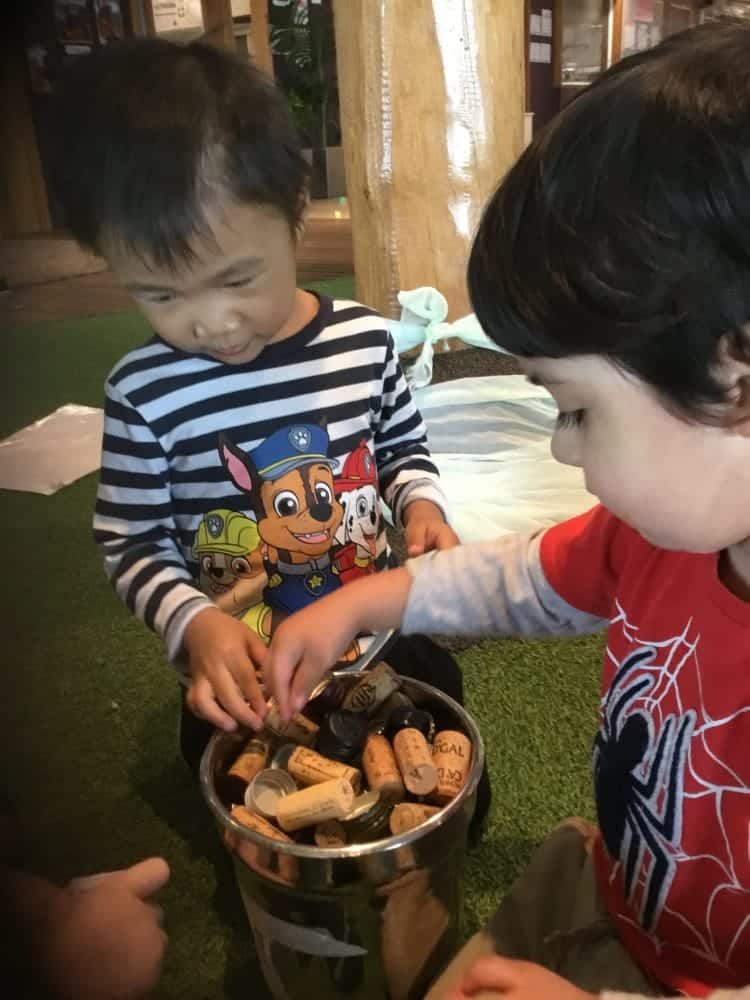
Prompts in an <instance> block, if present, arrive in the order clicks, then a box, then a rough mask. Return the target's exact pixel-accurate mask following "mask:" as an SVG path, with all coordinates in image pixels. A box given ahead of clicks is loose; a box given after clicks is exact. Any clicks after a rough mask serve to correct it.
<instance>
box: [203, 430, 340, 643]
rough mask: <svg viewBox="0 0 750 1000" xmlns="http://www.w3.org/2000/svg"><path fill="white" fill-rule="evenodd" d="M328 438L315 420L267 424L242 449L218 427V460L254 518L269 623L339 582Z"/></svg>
mask: <svg viewBox="0 0 750 1000" xmlns="http://www.w3.org/2000/svg"><path fill="white" fill-rule="evenodd" d="M328 448H329V438H328V433H327V432H326V430H325V428H323V427H320V426H318V425H317V424H305V423H299V424H292V425H291V426H290V427H284V428H282V429H281V430H278V431H275V432H274V433H273V434H271V435H270V436H269V437H267V438H266V439H265V440H264V441H262V442H261V444H259V445H258V446H257V447H256V448H254V449H253V451H252V452H250V453H249V454H245V453H244V452H243V451H241V450H240V449H239V448H238V447H237V446H236V445H235V444H233V443H232V442H231V441H230V440H229V439H228V438H227V437H226V436H225V435H221V437H220V439H219V454H220V456H221V461H222V463H223V465H224V468H225V469H226V471H227V473H228V474H229V477H230V478H231V480H232V482H233V483H234V484H235V486H237V487H238V489H240V490H242V492H243V493H246V494H247V495H248V497H249V502H250V507H251V509H252V512H253V513H254V514H255V517H256V520H257V523H258V534H259V535H260V539H261V541H262V543H263V552H264V559H265V566H266V571H267V573H268V585H267V586H266V588H265V590H264V592H263V599H264V601H265V603H266V604H267V605H268V606H269V607H270V608H271V609H272V612H273V617H272V623H271V631H273V629H274V628H275V626H276V625H278V624H279V623H280V622H281V621H282V620H283V619H284V618H286V617H287V616H288V615H290V614H292V613H293V612H294V611H298V610H299V609H300V608H303V607H305V606H306V605H307V604H309V603H311V601H313V600H315V599H316V598H318V597H323V596H324V595H325V594H329V593H331V592H332V591H334V590H337V589H338V588H339V587H340V586H341V581H340V578H339V575H338V572H337V571H336V570H335V568H334V565H333V562H332V559H331V548H332V546H333V544H334V536H335V535H336V532H337V531H338V529H339V527H340V525H341V521H342V519H343V516H344V509H343V507H342V506H341V504H340V503H339V501H338V500H337V498H336V493H335V491H334V482H333V471H334V469H335V467H336V466H337V465H338V462H337V461H336V460H335V459H332V458H329V457H328Z"/></svg>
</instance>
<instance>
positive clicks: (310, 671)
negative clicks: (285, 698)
mask: <svg viewBox="0 0 750 1000" xmlns="http://www.w3.org/2000/svg"><path fill="white" fill-rule="evenodd" d="M327 669H328V665H326V666H323V667H321V665H320V663H318V661H317V659H314V658H312V657H311V656H308V655H305V656H303V657H302V661H301V663H300V664H299V666H298V667H297V669H296V670H295V672H294V677H293V678H292V684H291V692H290V701H291V707H292V711H293V712H299V711H301V710H302V709H303V708H304V707H305V705H306V704H307V702H308V699H309V698H310V693H311V692H312V690H313V688H314V687H315V685H316V684H317V683H318V681H319V680H320V678H321V677H322V676H323V674H324V673H325V672H326V670H327Z"/></svg>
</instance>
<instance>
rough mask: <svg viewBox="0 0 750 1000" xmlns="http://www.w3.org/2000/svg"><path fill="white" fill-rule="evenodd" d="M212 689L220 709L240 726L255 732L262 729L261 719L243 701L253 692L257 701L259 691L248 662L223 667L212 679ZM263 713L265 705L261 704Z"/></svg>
mask: <svg viewBox="0 0 750 1000" xmlns="http://www.w3.org/2000/svg"><path fill="white" fill-rule="evenodd" d="M213 688H214V693H215V695H216V700H217V701H218V702H219V704H220V705H221V707H222V708H223V709H224V710H225V711H226V712H228V713H229V715H231V717H232V718H233V719H235V720H236V721H237V722H239V723H240V725H242V726H247V727H249V728H250V729H256V730H258V729H262V728H263V718H262V717H261V715H259V714H258V713H257V712H255V711H254V710H253V709H252V708H251V706H250V705H248V703H247V701H246V700H245V698H246V697H248V698H249V697H250V695H251V693H253V692H254V693H255V696H256V700H257V693H258V691H259V688H258V682H257V681H256V680H255V672H254V671H253V667H252V664H251V663H250V661H249V660H247V659H245V660H244V662H242V663H237V662H236V661H235V662H233V663H232V664H231V666H227V667H225V669H224V670H222V671H221V672H220V673H219V674H218V675H217V676H216V677H215V678H214V683H213ZM246 689H247V693H246ZM263 713H264V714H265V703H263Z"/></svg>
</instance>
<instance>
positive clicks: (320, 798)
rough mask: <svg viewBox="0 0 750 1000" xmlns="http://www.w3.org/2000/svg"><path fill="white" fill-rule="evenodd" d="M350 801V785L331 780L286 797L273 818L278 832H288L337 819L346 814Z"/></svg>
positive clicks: (343, 781)
mask: <svg viewBox="0 0 750 1000" xmlns="http://www.w3.org/2000/svg"><path fill="white" fill-rule="evenodd" d="M353 802H354V789H353V788H352V786H351V784H350V782H348V781H346V780H345V779H344V778H334V779H333V780H332V781H325V782H323V783H322V784H320V785H310V787H309V788H303V789H302V791H301V792H294V794H293V795H287V797H286V798H285V799H282V800H281V801H280V802H279V806H278V812H277V816H276V818H277V819H278V821H279V826H280V827H281V828H282V830H286V831H287V833H291V832H292V831H294V830H301V829H302V828H303V827H306V826H315V825H317V824H318V823H323V822H325V820H327V819H341V818H342V816H346V814H347V813H348V812H349V810H350V809H351V807H352V803H353Z"/></svg>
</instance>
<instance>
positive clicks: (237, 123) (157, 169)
mask: <svg viewBox="0 0 750 1000" xmlns="http://www.w3.org/2000/svg"><path fill="white" fill-rule="evenodd" d="M56 112H57V113H56V129H57V138H58V141H57V156H56V163H55V186H56V189H57V192H58V195H59V197H60V201H61V203H62V206H63V209H64V212H65V218H66V223H67V225H68V226H69V227H70V229H71V230H72V232H73V235H74V236H75V237H76V239H77V240H78V241H79V242H80V243H82V244H83V245H84V246H87V247H90V248H92V249H94V250H99V249H101V242H102V239H103V238H108V237H114V238H115V239H116V240H117V241H118V242H119V243H120V244H121V245H122V246H123V247H125V248H126V249H127V250H129V251H132V252H134V253H137V254H138V255H140V256H142V257H144V258H147V259H150V260H153V261H154V262H155V263H156V264H158V265H160V266H165V265H167V266H170V267H175V266H176V265H177V264H178V263H179V262H189V261H190V259H191V257H192V254H191V251H190V241H191V239H192V238H193V237H195V236H196V235H200V236H205V237H210V232H209V228H208V223H207V220H206V210H207V209H208V208H210V207H211V206H212V205H213V204H216V202H217V200H218V199H220V198H228V199H230V200H231V199H234V200H236V201H238V202H249V203H258V204H264V205H270V206H274V207H275V208H276V209H278V211H279V212H280V213H281V214H282V215H283V216H284V217H285V218H286V219H287V221H288V223H289V226H290V228H291V229H292V231H294V230H295V229H296V228H297V227H298V226H299V223H300V220H301V216H302V213H303V210H304V205H305V200H306V193H307V179H308V175H309V168H308V164H307V161H306V160H305V159H304V157H303V156H302V154H301V152H300V149H299V143H298V140H297V136H296V133H295V130H294V126H293V124H292V121H291V117H290V115H289V111H288V108H287V105H286V102H285V100H284V98H283V96H282V94H281V93H280V92H279V91H278V90H277V89H276V87H275V86H274V85H273V82H272V81H271V80H270V79H268V78H267V77H266V76H265V75H264V74H263V73H261V72H260V71H259V70H257V69H255V68H254V67H253V66H251V65H249V64H248V63H246V62H243V61H241V60H240V59H239V57H237V56H234V55H232V54H230V53H229V52H227V51H223V50H221V49H218V48H215V47H213V46H210V45H206V44H203V43H200V42H194V43H192V44H190V45H185V46H183V45H176V44H173V43H171V42H167V41H165V40H163V39H156V38H152V39H135V40H132V41H127V42H119V43H117V44H115V45H112V46H107V47H106V48H103V49H101V50H99V51H96V52H94V53H93V54H91V55H89V56H86V57H84V58H82V59H80V60H79V61H78V63H77V64H74V65H73V66H72V67H71V68H70V69H69V70H68V72H67V74H66V76H65V77H64V79H63V84H62V87H61V89H60V93H59V95H58V98H57V102H56Z"/></svg>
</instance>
